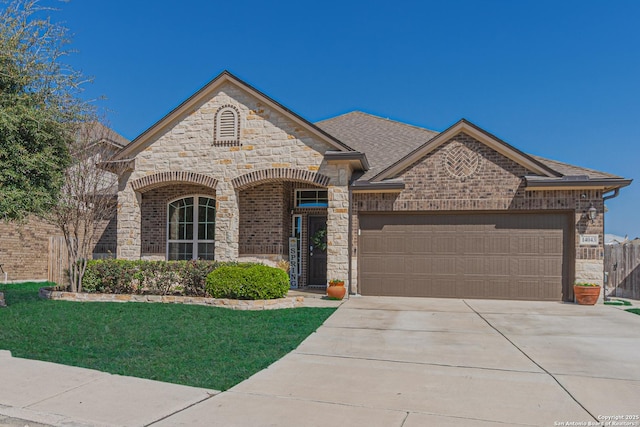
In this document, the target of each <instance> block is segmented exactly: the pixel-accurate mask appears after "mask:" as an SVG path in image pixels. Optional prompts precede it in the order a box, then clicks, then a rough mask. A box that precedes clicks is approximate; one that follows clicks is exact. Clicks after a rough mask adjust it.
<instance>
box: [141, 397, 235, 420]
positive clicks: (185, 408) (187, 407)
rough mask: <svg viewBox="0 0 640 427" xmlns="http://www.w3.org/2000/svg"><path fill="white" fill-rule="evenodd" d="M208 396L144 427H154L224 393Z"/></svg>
mask: <svg viewBox="0 0 640 427" xmlns="http://www.w3.org/2000/svg"><path fill="white" fill-rule="evenodd" d="M207 394H208V396H207V397H205V398H203V399H200V400H198V401H197V402H193V403H191V404H190V405H187V406H185V407H184V408H180V409H178V410H177V411H174V412H172V413H170V414H167V415H165V416H164V417H161V418H158V419H157V420H155V421H151V422H150V423H148V424H145V425H144V427H149V426H152V425H154V424H157V423H159V422H160V421H162V420H165V419H167V418H169V417H171V416H173V415H176V414H179V413H180V412H182V411H186V410H187V409H189V408H192V407H194V406H196V405H198V404H200V403H202V402H204V401H206V400H209V399H211V398H212V397H215V396H218V395H220V394H222V393H207Z"/></svg>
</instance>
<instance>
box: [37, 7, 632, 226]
mask: <svg viewBox="0 0 640 427" xmlns="http://www.w3.org/2000/svg"><path fill="white" fill-rule="evenodd" d="M43 1H45V4H58V5H59V7H60V11H58V12H55V13H54V14H53V15H52V16H53V18H54V19H55V20H58V21H63V22H64V23H65V25H66V26H67V27H69V29H70V30H71V32H72V33H73V34H74V41H73V47H74V48H76V49H77V50H78V51H79V52H78V53H77V54H75V55H73V56H72V57H70V58H69V62H70V63H71V64H72V65H73V66H74V67H75V68H77V69H80V70H82V71H83V72H84V73H85V74H86V75H90V76H93V77H94V78H95V80H94V83H93V84H92V85H90V86H88V87H87V90H86V96H87V97H90V98H94V97H98V96H101V95H104V96H105V97H106V98H107V99H106V100H104V101H100V105H101V106H102V107H104V108H105V109H107V110H108V119H109V121H110V125H111V126H112V127H113V128H114V129H115V130H116V131H118V132H119V133H121V134H122V135H124V136H125V137H127V138H130V139H133V138H135V137H136V136H137V135H138V134H140V133H141V132H143V131H144V130H145V129H146V128H148V127H149V126H150V125H152V124H153V123H154V122H155V121H157V120H158V119H160V118H161V117H162V116H163V115H164V114H166V113H167V112H168V111H170V110H171V109H172V108H174V107H175V106H177V105H178V104H179V103H180V102H182V101H183V100H184V99H186V98H187V97H189V96H190V95H191V94H193V92H195V91H196V90H197V89H199V88H200V87H201V86H203V85H204V84H205V83H206V82H208V81H209V80H210V79H211V78H213V77H215V76H216V75H217V74H218V73H220V72H221V71H222V70H224V69H228V70H229V71H231V72H232V73H234V74H235V75H237V76H238V77H240V78H241V79H243V80H245V81H246V82H248V83H249V84H251V85H253V86H254V87H256V88H258V89H259V90H261V91H263V92H265V93H266V94H267V95H269V96H271V97H272V98H274V99H275V100H277V101H279V102H281V103H282V104H284V105H285V106H287V107H289V108H290V109H292V110H293V111H295V112H297V113H298V114H300V115H302V116H303V117H305V118H307V119H308V120H310V121H318V120H322V119H326V118H329V117H333V116H336V115H339V114H342V113H345V112H348V111H352V110H361V111H365V112H368V113H371V114H376V115H380V116H383V117H389V118H391V119H395V120H400V121H403V122H406V123H410V124H414V125H418V126H422V127H426V128H429V129H433V130H437V131H441V130H444V129H446V128H447V127H448V126H450V125H451V124H453V123H455V122H456V121H458V120H459V119H460V118H463V117H464V118H466V119H468V120H471V121H472V122H474V123H475V124H477V125H479V126H480V127H482V128H484V129H486V130H488V131H489V132H491V133H493V134H495V135H496V136H498V137H500V138H501V139H503V140H505V141H507V142H508V143H510V144H512V145H514V146H515V147H517V148H519V149H521V150H522V151H525V152H527V153H530V154H536V155H540V156H543V157H547V158H551V159H555V160H560V161H564V162H568V163H572V164H576V165H580V166H584V167H590V168H594V169H598V170H603V171H606V172H610V173H614V174H617V175H621V176H624V177H626V178H638V174H637V173H636V171H637V170H638V165H639V164H640V161H639V160H640V127H639V124H640V123H639V122H640V120H639V118H640V101H639V100H640V35H639V32H638V31H637V20H638V18H639V17H640V2H638V1H635V0H634V1H620V0H611V1H606V2H605V1H591V0H582V1H577V0H562V1H558V0H554V1H547V0H535V1H524V0H519V1H518V0H485V1H481V0H476V1H455V0H453V1H452V0H447V1H443V0H440V1H428V0H423V1H395V2H388V1H387V2H378V1H345V0H343V1H332V0H328V1H326V0H324V1H321V2H320V1H315V2H304V1H303V2H300V1H295V2H294V1H268V2H267V1H253V0H244V1H224V2H223V1H213V0H190V1H184V2H181V3H180V4H179V3H178V2H175V1H165V0H155V1H146V0H136V1H132V0H128V1H121V0H110V1H98V0H72V1H71V2H69V3H62V4H60V3H58V2H54V0H43ZM607 207H608V209H609V212H608V213H607V214H606V215H607V216H606V218H607V219H606V226H607V230H606V232H607V233H614V234H618V235H622V236H624V235H625V234H628V235H629V237H631V238H633V237H636V236H637V237H640V220H639V217H640V215H639V214H638V212H640V182H635V183H634V184H632V185H631V187H627V188H625V189H623V190H622V191H621V194H620V196H619V197H618V198H617V199H613V200H610V201H608V202H607Z"/></svg>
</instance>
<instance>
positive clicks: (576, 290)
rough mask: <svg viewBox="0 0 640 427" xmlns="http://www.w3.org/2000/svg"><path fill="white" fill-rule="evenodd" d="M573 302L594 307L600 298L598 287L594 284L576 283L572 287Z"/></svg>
mask: <svg viewBox="0 0 640 427" xmlns="http://www.w3.org/2000/svg"><path fill="white" fill-rule="evenodd" d="M573 295H574V296H575V301H576V302H577V303H578V304H581V305H595V303H596V302H598V297H599V296H600V285H596V284H595V283H576V284H575V285H573Z"/></svg>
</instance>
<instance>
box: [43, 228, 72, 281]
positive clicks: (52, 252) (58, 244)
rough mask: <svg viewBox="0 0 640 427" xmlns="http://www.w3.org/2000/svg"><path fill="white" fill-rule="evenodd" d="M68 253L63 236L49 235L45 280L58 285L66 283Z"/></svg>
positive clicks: (67, 277)
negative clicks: (47, 264)
mask: <svg viewBox="0 0 640 427" xmlns="http://www.w3.org/2000/svg"><path fill="white" fill-rule="evenodd" d="M68 271H69V255H68V253H67V244H66V243H65V241H64V237H62V236H56V237H49V266H48V268H47V280H49V281H50V282H55V283H57V284H59V285H66V284H67V282H68V281H69V274H68Z"/></svg>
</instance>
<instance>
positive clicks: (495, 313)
mask: <svg viewBox="0 0 640 427" xmlns="http://www.w3.org/2000/svg"><path fill="white" fill-rule="evenodd" d="M239 357H241V355H239ZM639 415H640V316H637V315H633V314H631V313H626V312H624V311H622V310H620V309H617V308H615V307H611V306H604V305H598V306H594V307H585V306H577V305H573V304H562V303H548V302H519V301H487V300H454V299H409V298H384V297H353V298H351V299H350V300H349V301H347V302H345V303H344V304H343V305H342V306H341V307H340V309H338V310H337V311H336V313H335V314H334V315H333V316H331V317H330V318H329V319H328V321H327V322H325V324H324V325H323V326H322V327H321V328H320V329H318V331H317V332H316V333H315V334H312V335H311V336H310V337H309V338H308V339H307V340H306V341H304V342H303V343H302V345H301V346H300V347H299V348H298V349H297V350H295V351H294V352H292V353H290V354H288V355H287V356H285V357H284V358H283V359H281V360H280V361H278V362H276V363H275V364H273V365H272V366H271V367H269V368H268V369H266V370H264V371H262V372H259V373H257V374H256V375H254V376H253V377H251V378H250V379H248V380H246V381H244V382H243V383H241V384H239V385H237V386H236V387H234V388H232V389H231V390H229V391H227V392H224V393H221V394H219V395H217V396H214V397H212V398H210V399H208V400H206V401H204V402H201V403H199V404H197V405H195V406H192V407H191V408H188V409H186V410H184V411H181V412H179V413H177V414H175V415H172V416H170V417H169V418H167V419H165V420H163V421H161V422H159V423H155V424H153V425H154V426H177V425H185V426H186V425H189V426H192V425H224V426H231V425H233V426H236V425H242V426H245V425H246V426H263V425H278V426H289V425H290V426H300V425H305V426H331V425H349V426H360V425H361V426H398V427H400V426H403V427H412V426H426V425H438V426H449V425H451V426H458V425H464V426H489V425H536V426H558V425H581V424H569V423H578V422H584V424H582V425H598V424H597V422H598V421H602V422H603V423H604V424H603V425H607V424H606V422H607V421H611V420H613V421H615V422H627V423H628V424H612V423H610V424H609V425H636V426H640V419H638V418H636V417H638V416H639ZM616 416H628V417H629V419H626V420H625V419H624V418H618V419H612V418H605V417H616ZM589 422H591V424H588V423H589Z"/></svg>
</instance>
